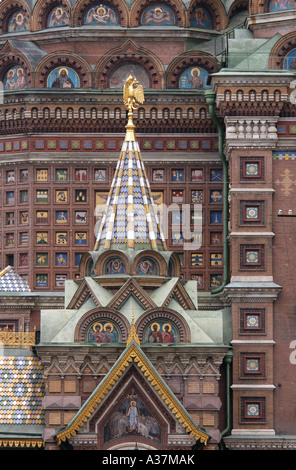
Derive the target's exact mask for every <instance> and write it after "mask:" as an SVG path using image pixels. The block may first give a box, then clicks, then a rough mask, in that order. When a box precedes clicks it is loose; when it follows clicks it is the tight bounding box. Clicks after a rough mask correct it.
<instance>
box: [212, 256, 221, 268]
mask: <svg viewBox="0 0 296 470" xmlns="http://www.w3.org/2000/svg"><path fill="white" fill-rule="evenodd" d="M210 259H211V266H222V253H211V256H210Z"/></svg>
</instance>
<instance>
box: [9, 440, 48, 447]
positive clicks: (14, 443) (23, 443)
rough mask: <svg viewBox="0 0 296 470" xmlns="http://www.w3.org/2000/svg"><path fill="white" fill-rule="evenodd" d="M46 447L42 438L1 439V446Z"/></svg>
mask: <svg viewBox="0 0 296 470" xmlns="http://www.w3.org/2000/svg"><path fill="white" fill-rule="evenodd" d="M36 446H37V447H39V448H40V447H44V441H43V440H42V439H0V447H36Z"/></svg>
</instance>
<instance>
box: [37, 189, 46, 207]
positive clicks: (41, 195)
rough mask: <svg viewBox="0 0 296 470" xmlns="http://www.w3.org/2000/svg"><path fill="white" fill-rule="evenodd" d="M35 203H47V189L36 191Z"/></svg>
mask: <svg viewBox="0 0 296 470" xmlns="http://www.w3.org/2000/svg"><path fill="white" fill-rule="evenodd" d="M36 202H41V203H44V204H46V203H48V190H47V189H37V191H36Z"/></svg>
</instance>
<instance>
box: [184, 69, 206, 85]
mask: <svg viewBox="0 0 296 470" xmlns="http://www.w3.org/2000/svg"><path fill="white" fill-rule="evenodd" d="M208 76H209V74H208V72H207V71H206V70H204V69H202V68H200V67H190V68H189V69H187V70H185V72H183V73H182V75H181V77H180V79H179V88H194V89H201V88H208V85H207V80H208Z"/></svg>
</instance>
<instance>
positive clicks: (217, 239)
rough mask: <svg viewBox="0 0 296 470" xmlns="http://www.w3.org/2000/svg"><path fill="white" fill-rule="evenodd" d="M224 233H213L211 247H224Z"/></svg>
mask: <svg viewBox="0 0 296 470" xmlns="http://www.w3.org/2000/svg"><path fill="white" fill-rule="evenodd" d="M222 238H223V236H222V232H211V234H210V243H211V245H222Z"/></svg>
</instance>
